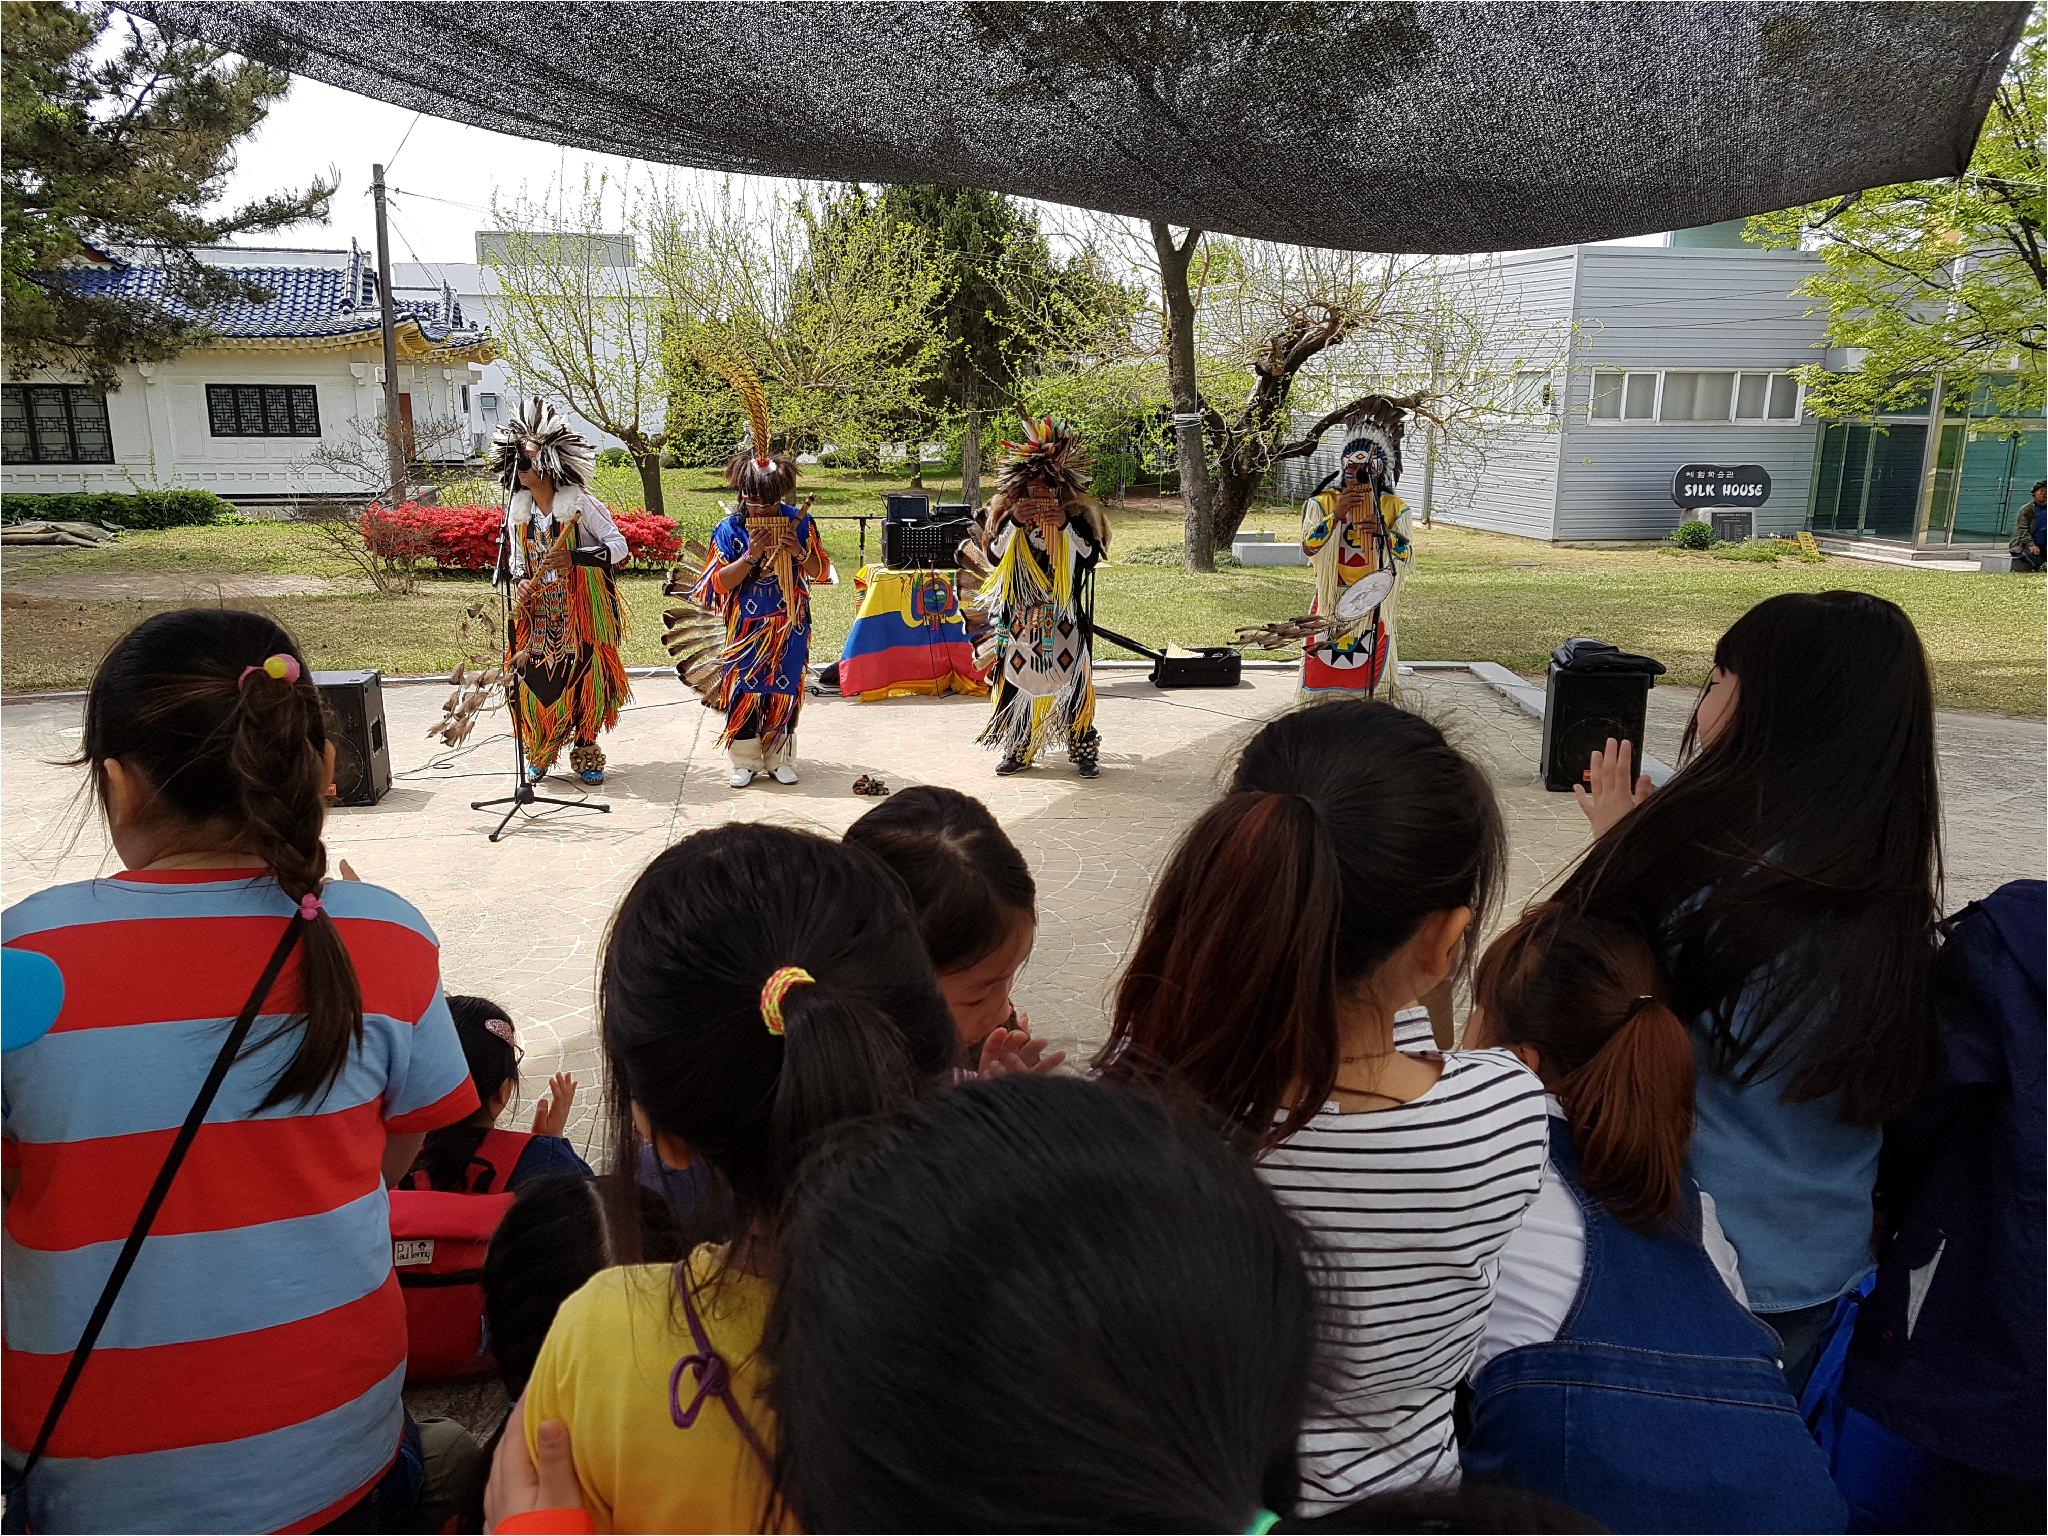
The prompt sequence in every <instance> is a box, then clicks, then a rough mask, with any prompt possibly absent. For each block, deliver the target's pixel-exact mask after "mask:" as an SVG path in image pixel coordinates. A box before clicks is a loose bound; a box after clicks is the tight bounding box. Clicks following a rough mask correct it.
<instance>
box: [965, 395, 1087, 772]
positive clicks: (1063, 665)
mask: <svg viewBox="0 0 2048 1536" xmlns="http://www.w3.org/2000/svg"><path fill="white" fill-rule="evenodd" d="M1003 449H1004V457H1003V462H1002V466H1001V468H1000V470H999V471H998V474H997V480H996V492H995V495H994V496H992V497H991V498H990V499H989V505H988V522H987V525H986V528H987V531H986V532H985V533H984V536H983V544H984V547H986V546H987V543H988V541H989V539H990V538H993V539H994V540H995V568H994V570H993V571H991V572H990V573H989V574H988V576H987V577H986V579H985V580H984V581H983V582H982V584H981V587H980V593H979V601H980V603H981V604H982V605H983V608H984V611H985V612H986V613H987V615H988V617H989V618H990V620H991V621H992V627H993V631H994V641H995V667H994V670H993V672H991V674H990V682H991V684H992V685H993V686H994V688H995V706H994V709H993V711H992V712H991V713H990V715H989V720H988V724H987V726H986V727H984V728H983V730H982V733H981V741H982V743H983V744H984V745H986V746H992V747H995V748H998V749H999V750H1000V751H1001V752H1002V760H1001V762H1000V763H998V764H997V766H996V772H998V773H1005V774H1007V773H1015V772H1017V771H1018V770H1019V769H1022V768H1028V767H1029V766H1030V765H1031V764H1032V762H1033V761H1034V760H1036V758H1037V756H1038V754H1039V753H1040V752H1042V751H1045V750H1047V749H1048V748H1050V749H1055V750H1064V751H1065V752H1066V753H1067V755H1068V756H1069V757H1071V758H1072V759H1073V761H1074V766H1075V767H1076V768H1077V769H1079V770H1080V772H1081V775H1082V776H1083V777H1084V778H1091V779H1092V778H1094V777H1095V775H1096V772H1097V769H1098V764H1099V761H1100V753H1101V736H1100V734H1099V733H1098V732H1097V731H1096V729H1095V660H1094V640H1095V634H1094V621H1095V567H1096V566H1097V564H1099V563H1100V562H1101V560H1102V556H1103V553H1104V552H1105V551H1106V550H1107V549H1108V547H1109V526H1108V523H1107V522H1106V520H1105V519H1104V518H1103V516H1102V513H1101V512H1100V511H1099V510H1098V509H1097V508H1096V507H1095V506H1094V505H1093V504H1092V503H1091V502H1090V501H1089V499H1088V496H1087V489H1088V474H1087V460H1086V458H1085V456H1084V455H1083V453H1082V450H1081V443H1080V439H1079V438H1078V437H1076V436H1075V435H1074V430H1073V428H1071V427H1069V426H1067V425H1066V424H1065V423H1064V422H1057V421H1051V420H1046V421H1037V422H1031V423H1028V424H1027V429H1026V432H1025V437H1024V441H1023V442H1021V443H1005V444H1003Z"/></svg>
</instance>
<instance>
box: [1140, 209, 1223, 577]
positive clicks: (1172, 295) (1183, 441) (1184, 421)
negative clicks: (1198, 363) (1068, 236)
mask: <svg viewBox="0 0 2048 1536" xmlns="http://www.w3.org/2000/svg"><path fill="white" fill-rule="evenodd" d="M1201 238H1202V232H1201V231H1200V230H1199V229H1191V230H1189V231H1188V233H1187V238H1186V239H1185V240H1184V241H1182V242H1181V244H1179V245H1175V244H1174V243H1173V229H1172V227H1171V226H1170V225H1167V224H1165V223H1162V222H1161V221H1159V220H1157V219H1154V220H1153V221H1152V249H1153V250H1154V252H1156V253H1157V255H1158V258H1159V295H1160V301H1161V303H1162V305H1163V307H1164V308H1165V311H1166V387H1167V390H1168V392H1169V393H1170V394H1171V395H1172V397H1173V440H1174V449H1175V457H1176V459H1177V460H1178V461H1179V469H1180V499H1181V505H1182V507H1184V508H1185V509H1186V519H1187V520H1186V523H1185V525H1184V531H1183V536H1182V542H1181V553H1182V558H1183V559H1184V560H1185V561H1186V562H1187V568H1188V569H1189V570H1191V571H1213V570H1215V569H1216V533H1215V522H1214V516H1215V513H1214V498H1213V491H1212V487H1211V484H1210V480H1209V460H1208V454H1207V446H1206V445H1205V444H1204V442H1203V440H1202V391H1201V388H1200V386H1199V385H1198V383H1197V382H1196V377H1195V301H1194V296H1193V295H1192V294H1190V293H1189V292H1188V263H1189V262H1190V261H1191V260H1193V258H1194V254H1195V247H1196V245H1197V244H1198V243H1199V242H1200V241H1201Z"/></svg>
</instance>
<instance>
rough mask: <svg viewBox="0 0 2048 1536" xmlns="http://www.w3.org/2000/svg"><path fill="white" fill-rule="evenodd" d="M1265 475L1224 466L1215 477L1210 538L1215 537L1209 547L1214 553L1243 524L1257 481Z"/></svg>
mask: <svg viewBox="0 0 2048 1536" xmlns="http://www.w3.org/2000/svg"><path fill="white" fill-rule="evenodd" d="M1264 478H1265V476H1264V475H1263V474H1261V473H1251V474H1246V473H1244V472H1243V471H1238V470H1229V469H1225V470H1223V471H1222V472H1220V473H1219V474H1218V475H1217V476H1216V489H1215V492H1214V499H1213V501H1212V503H1211V507H1210V514H1209V516H1210V523H1209V526H1210V537H1211V538H1212V539H1214V540H1215V543H1214V544H1213V545H1212V546H1211V547H1212V548H1213V549H1214V550H1215V551H1216V553H1217V554H1221V553H1222V552H1223V551H1224V550H1226V549H1228V548H1230V544H1231V541H1232V540H1233V539H1235V538H1236V537H1237V530H1238V529H1240V528H1242V527H1243V526H1244V520H1245V517H1246V515H1247V514H1248V513H1249V512H1250V511H1251V508H1252V497H1253V496H1254V495H1256V494H1257V492H1258V489H1259V482H1260V481H1261V480H1262V479H1264Z"/></svg>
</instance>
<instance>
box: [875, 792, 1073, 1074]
mask: <svg viewBox="0 0 2048 1536" xmlns="http://www.w3.org/2000/svg"><path fill="white" fill-rule="evenodd" d="M845 841H846V842H848V843H850V844H851V845H853V846H854V847H856V848H862V849H865V850H866V851H867V852H869V853H871V854H873V855H874V856H875V857H876V858H878V859H880V860H881V861H882V862H883V863H884V864H886V865H887V866H888V867H889V869H890V871H891V872H892V873H893V874H894V875H895V876H896V878H897V879H899V880H901V881H902V882H903V886H904V889H905V890H907V891H908V892H909V893H910V906H911V911H912V912H913V914H914V915H915V916H916V919H917V931H918V934H919V936H920V937H921V938H922V939H923V940H924V947H925V952H926V953H927V954H929V955H930V956H931V960H932V968H933V969H934V970H936V971H937V972H938V973H939V990H940V991H941V992H943V993H944V994H945V997H946V1003H947V1005H948V1006H949V1007H950V1008H951V1009H952V1010H953V1026H954V1028H955V1029H957V1030H958V1031H959V1033H960V1043H961V1044H962V1045H963V1046H965V1047H966V1057H967V1061H968V1063H969V1064H970V1065H975V1066H979V1067H980V1068H981V1069H982V1070H983V1071H984V1072H987V1071H994V1070H1017V1069H1020V1068H1021V1069H1022V1070H1025V1071H1034V1072H1050V1071H1052V1070H1053V1069H1054V1068H1055V1067H1057V1066H1058V1065H1059V1064H1060V1063H1061V1062H1063V1061H1065V1060H1066V1059H1067V1053H1066V1052H1065V1051H1054V1052H1051V1053H1050V1054H1047V1052H1046V1049H1045V1042H1044V1041H1042V1040H1035V1039H1033V1038H1032V1035H1031V1021H1030V1019H1029V1018H1028V1017H1027V1016H1026V1015H1024V1014H1022V1013H1019V1012H1018V1011H1017V1008H1016V1005H1015V1004H1014V1003H1012V1002H1011V1001H1010V991H1011V988H1013V987H1014V986H1016V984H1017V973H1018V972H1019V971H1021V970H1022V969H1023V968H1024V962H1025V961H1026V960H1028V959H1029V958H1030V957H1031V946H1032V944H1033V943H1034V942H1035V941H1036V940H1037V938H1038V890H1037V887H1036V886H1035V885H1034V884H1033V882H1032V879H1031V869H1030V866H1029V865H1027V864H1026V863H1025V862H1024V855H1023V854H1021V853H1019V852H1018V851H1017V845H1016V844H1015V843H1013V842H1011V841H1010V840H1009V838H1008V837H1006V836H1004V835H1003V829H1002V827H1001V826H1000V825H999V824H998V823H997V821H996V819H995V817H994V816H992V815H990V814H989V809H988V807H987V806H985V805H983V804H982V803H981V802H980V801H979V800H977V799H975V798H974V797H973V796H972V795H963V794H962V793H960V791H959V790H957V789H946V788H943V787H942V786H939V785H936V784H920V785H917V786H915V787H914V788H911V789H906V790H903V791H901V792H899V793H897V794H895V795H892V796H890V798H889V799H888V800H886V801H885V802H883V803H882V804H881V805H878V806H876V807H875V808H874V809H873V810H871V811H869V812H868V813H867V814H866V815H865V816H863V817H861V819H860V820H859V821H856V822H855V823H854V824H853V825H852V826H850V827H848V828H847V829H846V838H845Z"/></svg>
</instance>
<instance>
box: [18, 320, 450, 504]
mask: <svg viewBox="0 0 2048 1536" xmlns="http://www.w3.org/2000/svg"><path fill="white" fill-rule="evenodd" d="M479 373H480V370H479V369H478V368H476V367H475V366H474V365H471V364H460V363H459V364H454V365H439V364H435V365H426V364H421V365H418V366H415V365H412V364H407V363H400V364H399V385H400V388H401V390H402V391H404V392H406V393H409V394H411V395H412V396H413V411H414V420H415V421H416V422H425V421H426V420H428V419H431V418H437V417H445V416H449V415H455V414H460V411H461V387H462V385H464V384H469V385H471V386H472V388H471V401H472V405H473V404H474V401H475V387H474V386H475V383H476V379H477V376H478V374H479ZM55 377H57V376H56V375H37V376H34V377H31V378H23V377H19V376H16V375H14V374H11V373H10V374H8V375H6V382H8V383H10V384H12V383H29V382H41V381H43V380H45V379H53V378H55ZM383 379H384V369H383V361H382V358H381V356H380V355H379V354H378V352H377V351H375V350H374V349H366V350H359V351H355V352H313V351H306V352H243V351H232V350H225V349H223V350H214V349H203V350H197V351H192V352H187V353H185V354H184V355H182V356H180V357H177V358H175V359H173V360H171V361H170V362H167V363H154V364H144V365H142V366H141V367H139V368H137V367H126V368H123V369H122V370H121V387H120V388H119V389H116V390H110V391H109V392H108V393H107V418H108V426H109V430H110V432H111V434H112V437H113V449H114V462H113V463H111V464H9V465H6V466H5V467H4V470H0V488H4V490H7V491H15V492H61V491H117V492H119V491H136V490H168V489H187V490H205V491H213V492H214V493H216V494H217V495H220V496H224V497H226V498H227V499H229V500H230V501H232V500H235V499H236V498H237V497H245V498H254V499H259V500H261V501H266V502H274V501H276V500H279V499H284V498H290V497H294V496H314V495H344V494H357V493H362V492H364V491H366V489H367V487H366V485H365V484H364V482H363V481H362V480H361V479H360V478H357V477H352V476H350V475H348V474H345V473H339V472H337V471H335V470H333V469H330V468H326V467H323V466H320V465H316V464H315V463H313V462H312V458H313V454H314V452H315V451H316V450H317V449H318V448H319V447H320V445H321V443H323V442H324V443H327V444H329V445H346V446H350V447H354V446H356V445H357V444H359V442H360V441H361V438H360V436H359V435H358V433H357V432H355V431H354V430H352V429H353V428H354V425H355V424H356V423H358V422H361V423H365V424H366V428H365V430H366V431H367V432H368V433H370V434H374V432H375V426H374V424H375V423H376V422H378V421H379V420H380V419H381V417H382V413H383V400H382V391H383ZM209 384H310V385H312V386H313V387H314V389H315V390H316V391H317V392H318V401H319V409H320V437H319V438H318V439H314V438H310V437H215V436H214V435H213V431H212V423H211V419H210V417H209V415H208V412H207V401H206V386H207V385H209ZM370 441H371V442H372V443H373V444H374V442H375V441H376V439H375V437H374V435H372V436H371V437H370Z"/></svg>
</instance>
